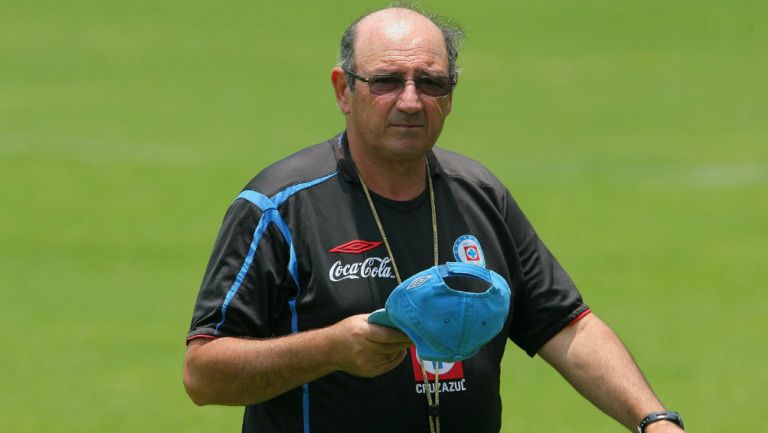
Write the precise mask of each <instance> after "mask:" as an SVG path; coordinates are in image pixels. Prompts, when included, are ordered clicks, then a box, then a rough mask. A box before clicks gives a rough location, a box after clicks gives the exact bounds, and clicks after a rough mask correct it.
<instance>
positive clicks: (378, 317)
mask: <svg viewBox="0 0 768 433" xmlns="http://www.w3.org/2000/svg"><path fill="white" fill-rule="evenodd" d="M368 323H373V324H376V325H381V326H387V327H389V328H395V329H397V325H395V324H394V323H392V320H390V318H389V314H388V313H387V310H385V309H383V308H382V309H379V310H376V311H374V312H373V313H371V314H370V315H368Z"/></svg>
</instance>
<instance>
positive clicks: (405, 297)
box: [368, 262, 511, 362]
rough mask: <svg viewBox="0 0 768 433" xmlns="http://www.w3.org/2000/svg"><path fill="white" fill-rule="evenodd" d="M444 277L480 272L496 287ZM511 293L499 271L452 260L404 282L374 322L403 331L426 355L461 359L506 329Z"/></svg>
mask: <svg viewBox="0 0 768 433" xmlns="http://www.w3.org/2000/svg"><path fill="white" fill-rule="evenodd" d="M444 277H474V278H478V279H481V280H483V281H485V282H487V283H488V284H490V287H488V289H487V290H485V291H484V292H481V293H475V292H467V291H460V290H454V289H451V288H450V287H448V285H447V284H446V283H445V280H444V279H443V278H444ZM510 294H511V292H510V290H509V285H508V284H507V282H506V281H505V280H504V278H503V277H502V276H501V275H499V274H497V273H496V272H493V271H491V270H488V269H485V268H482V267H480V266H476V265H470V264H467V263H458V262H448V263H445V264H443V265H438V266H433V267H431V268H429V269H426V270H424V271H421V272H419V273H418V274H416V275H414V276H412V277H410V278H408V279H407V280H405V281H403V282H402V283H401V284H399V285H398V286H397V287H395V290H393V291H392V293H391V294H390V295H389V298H388V299H387V302H386V304H385V308H383V309H380V310H376V311H374V312H373V313H371V315H370V316H368V321H369V322H371V323H375V324H377V325H383V326H388V327H390V328H397V329H400V330H401V331H403V332H404V333H405V334H406V335H408V337H410V339H411V340H412V341H413V342H414V344H415V345H416V353H417V354H418V355H419V358H421V359H423V360H427V361H443V362H456V361H460V360H462V359H467V358H470V357H472V356H473V355H475V354H476V353H477V352H478V351H479V350H480V348H481V347H482V346H483V345H484V344H485V343H487V342H489V341H491V339H493V337H495V336H496V335H497V334H498V333H499V332H501V329H502V328H503V327H504V322H505V321H506V320H507V313H508V312H509V299H510Z"/></svg>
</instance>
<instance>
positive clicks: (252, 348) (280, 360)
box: [184, 314, 411, 406]
mask: <svg viewBox="0 0 768 433" xmlns="http://www.w3.org/2000/svg"><path fill="white" fill-rule="evenodd" d="M367 319H368V315H367V314H360V315H357V316H352V317H348V318H346V319H344V320H342V321H340V322H338V323H336V324H334V325H331V326H329V327H327V328H322V329H315V330H312V331H306V332H300V333H297V334H291V335H286V336H283V337H277V338H269V339H263V340H251V339H243V338H234V337H223V338H217V339H212V340H211V339H202V338H200V339H195V340H192V341H190V342H189V344H188V346H187V353H186V356H185V358H184V386H185V387H186V389H187V393H189V396H190V397H191V398H192V400H193V401H194V402H195V403H197V404H200V405H203V404H227V405H238V406H242V405H249V404H255V403H260V402H262V401H265V400H269V399H270V398H273V397H275V396H277V395H279V394H282V393H284V392H286V391H288V390H289V389H292V388H295V387H297V386H300V385H301V384H303V383H309V382H311V381H313V380H315V379H317V378H320V377H323V376H325V375H326V374H329V373H332V372H334V371H338V370H341V371H345V372H347V373H349V374H353V375H355V376H362V377H373V376H378V375H380V374H383V373H386V372H387V371H389V370H392V369H393V368H395V367H396V366H397V365H398V364H400V362H402V361H403V358H405V356H406V350H405V349H406V348H407V347H408V346H410V345H411V341H410V340H409V339H408V337H407V336H406V335H405V334H403V333H402V332H400V331H398V330H396V329H390V328H386V327H383V326H378V325H374V324H370V323H368V320H367Z"/></svg>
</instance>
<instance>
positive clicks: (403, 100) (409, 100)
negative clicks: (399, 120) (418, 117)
mask: <svg viewBox="0 0 768 433" xmlns="http://www.w3.org/2000/svg"><path fill="white" fill-rule="evenodd" d="M423 107H424V106H423V104H422V103H421V98H420V97H419V94H418V92H417V91H416V83H415V82H414V81H413V80H405V88H404V89H403V92H402V93H400V97H399V98H398V100H397V109H398V110H400V111H402V112H404V113H408V114H413V113H417V112H419V111H421V109H422V108H423Z"/></svg>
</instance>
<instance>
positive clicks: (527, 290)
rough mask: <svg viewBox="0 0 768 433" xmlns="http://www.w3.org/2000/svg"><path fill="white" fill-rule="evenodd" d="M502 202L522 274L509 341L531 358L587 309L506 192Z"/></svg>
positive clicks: (570, 282)
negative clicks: (521, 285)
mask: <svg viewBox="0 0 768 433" xmlns="http://www.w3.org/2000/svg"><path fill="white" fill-rule="evenodd" d="M504 200H505V201H504V205H505V206H504V207H505V208H504V218H505V220H506V223H507V226H508V228H509V230H510V232H511V233H512V237H513V239H514V242H515V249H516V251H517V255H518V259H519V261H520V266H521V268H522V271H523V287H522V293H520V294H519V295H518V296H516V297H515V304H514V305H513V316H512V317H513V318H512V324H511V329H510V335H509V338H510V339H511V340H512V341H513V342H514V343H515V344H517V345H518V346H520V347H521V348H522V349H523V350H525V351H526V353H528V355H529V356H534V355H535V354H536V352H538V350H539V349H540V348H541V346H543V345H544V343H546V342H547V341H549V339H550V338H552V337H554V336H555V334H557V333H558V332H559V331H560V330H562V329H563V328H565V327H566V326H568V324H570V323H571V322H572V321H574V320H575V319H576V318H578V317H579V316H581V315H582V314H584V313H586V312H587V311H589V307H588V306H587V305H585V304H584V301H583V299H582V297H581V294H580V293H579V291H578V290H577V288H576V286H575V284H574V283H573V281H572V280H571V278H570V277H569V276H568V274H567V273H566V272H565V270H564V269H563V268H562V266H560V263H558V262H557V260H556V259H555V257H554V256H553V255H552V253H551V252H550V251H549V249H548V248H547V247H546V245H544V242H542V240H541V239H540V238H539V236H538V234H537V233H536V231H535V230H534V229H533V227H532V226H531V224H530V222H529V221H528V219H527V218H526V217H525V215H524V214H523V212H522V210H521V209H520V207H519V206H518V205H517V203H516V202H515V200H514V199H513V198H512V196H511V195H510V194H509V192H507V193H506V197H505V199H504Z"/></svg>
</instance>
